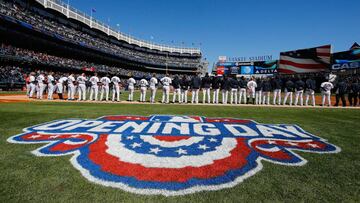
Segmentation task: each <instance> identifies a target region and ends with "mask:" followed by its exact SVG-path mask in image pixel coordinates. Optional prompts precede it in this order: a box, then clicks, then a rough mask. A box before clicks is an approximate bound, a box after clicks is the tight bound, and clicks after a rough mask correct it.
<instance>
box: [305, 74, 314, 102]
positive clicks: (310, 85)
mask: <svg viewBox="0 0 360 203" xmlns="http://www.w3.org/2000/svg"><path fill="white" fill-rule="evenodd" d="M305 87H306V88H305V95H306V98H305V105H306V106H307V105H308V104H309V97H310V96H311V102H312V105H313V106H315V89H316V81H315V80H314V79H312V78H311V77H310V78H308V79H307V80H306V81H305Z"/></svg>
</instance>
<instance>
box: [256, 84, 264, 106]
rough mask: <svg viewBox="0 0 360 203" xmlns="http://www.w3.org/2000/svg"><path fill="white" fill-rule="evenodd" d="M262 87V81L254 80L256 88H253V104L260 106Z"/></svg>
mask: <svg viewBox="0 0 360 203" xmlns="http://www.w3.org/2000/svg"><path fill="white" fill-rule="evenodd" d="M262 87H263V81H262V80H261V79H260V78H257V79H256V88H255V104H256V105H261V103H262Z"/></svg>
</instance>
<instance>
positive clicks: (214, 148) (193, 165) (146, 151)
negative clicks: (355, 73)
mask: <svg viewBox="0 0 360 203" xmlns="http://www.w3.org/2000/svg"><path fill="white" fill-rule="evenodd" d="M8 141H9V142H11V143H20V144H29V143H30V144H32V143H47V144H46V145H45V146H43V147H41V148H39V149H37V150H35V151H33V154H35V155H36V156H62V155H72V157H71V160H70V161H71V164H72V165H73V166H74V167H75V168H76V169H78V170H79V171H80V172H81V174H82V175H83V176H84V177H85V178H86V179H88V180H89V181H91V182H95V183H98V184H101V185H104V186H110V187H115V188H120V189H122V190H125V191H128V192H133V193H138V194H146V195H149V194H154V195H155V194H161V195H166V196H170V195H184V194H189V193H194V192H198V191H204V190H219V189H222V188H228V187H233V186H235V185H237V184H239V183H240V182H242V181H243V180H244V179H246V178H248V177H250V176H252V175H254V174H255V173H257V172H259V171H260V170H261V169H262V164H261V161H269V162H272V163H276V164H282V165H289V166H300V165H304V164H305V163H306V160H305V159H303V158H302V157H300V156H299V155H298V154H296V151H305V152H315V153H337V152H339V151H340V148H338V147H336V146H335V145H332V144H329V143H327V142H326V140H324V139H321V138H319V137H316V136H314V135H312V134H310V133H308V132H305V131H304V130H303V129H301V128H300V127H299V126H297V125H288V124H276V125H275V124H260V123H257V122H255V121H252V120H244V119H233V118H206V117H199V116H168V115H154V116H149V117H147V116H104V117H101V118H99V119H95V120H84V119H65V120H57V121H52V122H48V123H45V124H40V125H36V126H32V127H29V128H26V129H24V133H23V134H19V135H15V136H13V137H10V138H9V139H8Z"/></svg>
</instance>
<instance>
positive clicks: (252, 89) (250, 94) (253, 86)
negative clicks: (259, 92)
mask: <svg viewBox="0 0 360 203" xmlns="http://www.w3.org/2000/svg"><path fill="white" fill-rule="evenodd" d="M246 86H247V92H248V102H247V103H249V100H250V97H251V98H252V103H253V104H255V89H256V87H257V84H256V82H255V78H254V77H251V78H250V81H249V82H248V83H247V85H246Z"/></svg>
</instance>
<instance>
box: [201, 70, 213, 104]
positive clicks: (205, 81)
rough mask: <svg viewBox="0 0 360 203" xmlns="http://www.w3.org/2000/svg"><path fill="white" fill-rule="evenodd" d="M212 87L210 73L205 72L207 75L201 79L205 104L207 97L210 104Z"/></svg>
mask: <svg viewBox="0 0 360 203" xmlns="http://www.w3.org/2000/svg"><path fill="white" fill-rule="evenodd" d="M210 87H211V78H210V77H209V73H206V74H205V77H203V78H202V79H201V88H202V92H203V104H205V102H206V98H207V103H208V104H210V100H211V98H210Z"/></svg>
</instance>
